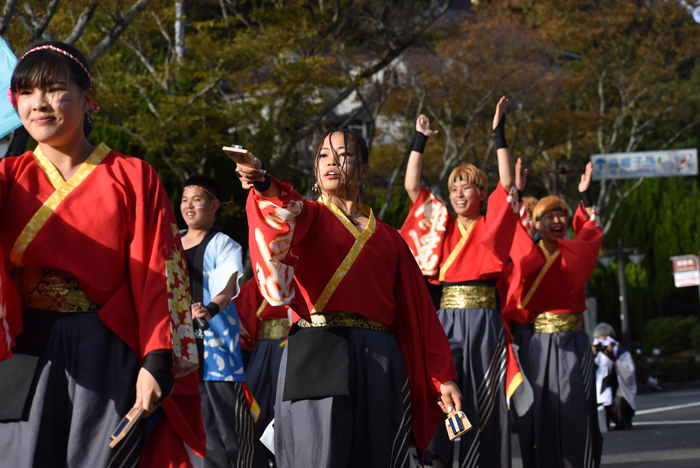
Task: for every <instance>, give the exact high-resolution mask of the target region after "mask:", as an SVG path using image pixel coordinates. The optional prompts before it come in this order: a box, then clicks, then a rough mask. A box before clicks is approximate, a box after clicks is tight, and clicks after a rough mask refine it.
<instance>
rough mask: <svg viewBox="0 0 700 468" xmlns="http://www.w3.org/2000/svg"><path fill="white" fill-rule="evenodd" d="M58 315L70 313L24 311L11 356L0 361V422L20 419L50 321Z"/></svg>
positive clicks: (44, 344) (51, 324) (50, 327)
mask: <svg viewBox="0 0 700 468" xmlns="http://www.w3.org/2000/svg"><path fill="white" fill-rule="evenodd" d="M62 315H64V316H70V315H74V314H61V313H60V312H54V311H45V310H31V309H27V310H25V311H24V316H23V329H24V331H23V332H22V333H21V334H20V335H19V336H18V337H17V339H16V346H15V347H14V348H13V349H12V352H13V354H14V356H13V357H12V358H11V359H8V360H7V361H4V362H1V363H0V401H2V405H0V421H19V420H21V419H22V418H23V413H24V408H25V406H27V405H26V403H27V400H28V397H29V393H30V388H31V385H32V380H33V379H34V373H35V372H36V367H37V364H38V362H39V356H40V355H41V353H42V351H43V350H44V348H45V347H46V340H47V338H48V336H49V333H51V329H52V328H53V325H54V323H55V322H56V320H57V319H58V318H59V317H60V316H62ZM30 403H31V402H30ZM24 417H25V418H26V415H24Z"/></svg>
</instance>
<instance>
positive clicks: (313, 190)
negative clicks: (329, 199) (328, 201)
mask: <svg viewBox="0 0 700 468" xmlns="http://www.w3.org/2000/svg"><path fill="white" fill-rule="evenodd" d="M311 193H313V194H314V198H318V197H319V195H320V194H321V189H319V188H318V182H316V183H315V184H314V185H313V187H311Z"/></svg>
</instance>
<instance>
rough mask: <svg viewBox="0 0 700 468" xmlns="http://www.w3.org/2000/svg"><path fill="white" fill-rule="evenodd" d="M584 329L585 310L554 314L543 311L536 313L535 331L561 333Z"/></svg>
mask: <svg viewBox="0 0 700 468" xmlns="http://www.w3.org/2000/svg"><path fill="white" fill-rule="evenodd" d="M582 330H583V312H570V313H566V314H554V313H552V312H542V313H540V314H537V315H535V333H559V332H570V331H582Z"/></svg>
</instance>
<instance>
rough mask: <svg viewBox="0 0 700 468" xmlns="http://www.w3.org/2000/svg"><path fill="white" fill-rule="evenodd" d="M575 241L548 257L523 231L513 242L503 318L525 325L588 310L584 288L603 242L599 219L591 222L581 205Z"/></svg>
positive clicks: (565, 242) (562, 242)
mask: <svg viewBox="0 0 700 468" xmlns="http://www.w3.org/2000/svg"><path fill="white" fill-rule="evenodd" d="M573 225H574V232H575V237H574V238H573V239H564V240H559V249H558V250H557V251H556V252H554V253H552V254H548V253H546V251H545V249H544V247H543V246H542V244H541V243H540V244H538V245H535V244H533V242H532V239H531V238H530V236H529V235H528V234H527V232H526V231H525V229H524V228H522V227H519V228H518V229H517V231H516V234H515V238H514V240H513V248H512V250H511V258H512V260H513V262H512V264H511V267H509V269H507V271H506V273H507V277H508V294H507V300H506V304H505V306H504V307H503V315H504V317H507V318H508V319H511V320H515V321H517V322H519V323H522V324H527V323H530V322H532V321H533V319H534V314H536V313H540V312H553V313H559V314H566V313H571V312H581V311H583V310H585V309H586V295H585V291H584V287H585V285H586V281H588V279H589V278H590V277H591V274H592V273H593V269H594V268H595V264H596V261H597V260H598V253H599V251H600V247H601V244H602V242H603V233H602V230H601V228H600V223H599V221H598V216H597V214H596V213H595V210H594V211H593V215H592V216H591V217H590V218H589V217H588V215H587V214H586V212H585V211H584V209H583V207H582V206H580V205H579V207H578V209H577V210H576V214H575V216H574V221H573Z"/></svg>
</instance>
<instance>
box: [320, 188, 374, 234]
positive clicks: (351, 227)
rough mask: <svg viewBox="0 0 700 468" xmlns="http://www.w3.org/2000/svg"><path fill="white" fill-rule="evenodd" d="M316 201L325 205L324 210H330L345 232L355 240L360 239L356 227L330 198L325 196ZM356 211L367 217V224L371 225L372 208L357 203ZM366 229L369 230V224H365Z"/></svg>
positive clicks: (372, 217)
mask: <svg viewBox="0 0 700 468" xmlns="http://www.w3.org/2000/svg"><path fill="white" fill-rule="evenodd" d="M318 201H319V202H321V203H322V204H323V205H325V206H326V208H328V209H329V210H331V211H332V212H333V213H334V214H335V215H336V217H337V218H338V219H339V220H340V222H341V223H343V225H344V226H345V227H346V228H347V230H348V231H350V233H351V234H352V235H353V236H355V239H357V238H359V237H360V235H361V232H360V230H359V229H357V227H356V226H355V225H354V224H352V222H351V221H350V220H349V219H348V217H347V216H346V215H345V213H343V211H342V210H341V209H340V208H338V206H337V205H336V204H335V203H333V202H332V201H331V200H330V198H327V197H326V196H325V195H321V196H320V197H319V198H318ZM357 209H358V210H360V213H362V214H363V215H365V216H367V217H368V218H369V222H370V223H372V220H373V219H374V212H373V211H372V208H370V207H369V206H367V205H362V204H360V203H358V204H357ZM375 223H376V221H375ZM367 228H369V224H367Z"/></svg>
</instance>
